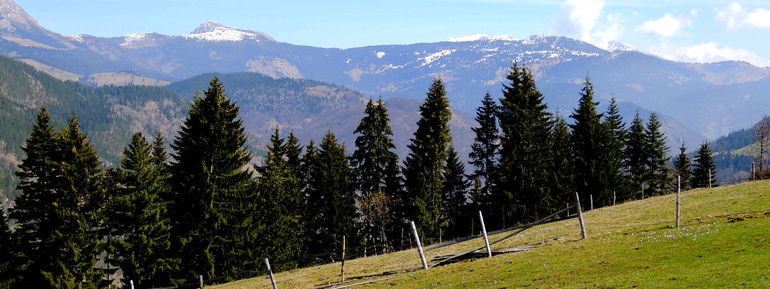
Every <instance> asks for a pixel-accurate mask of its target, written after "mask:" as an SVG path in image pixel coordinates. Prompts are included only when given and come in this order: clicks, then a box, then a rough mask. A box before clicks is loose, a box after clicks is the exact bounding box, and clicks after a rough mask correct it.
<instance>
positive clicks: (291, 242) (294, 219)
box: [254, 128, 311, 270]
mask: <svg viewBox="0 0 770 289" xmlns="http://www.w3.org/2000/svg"><path fill="white" fill-rule="evenodd" d="M286 148H287V146H286V144H285V140H284V139H283V138H282V137H281V136H280V130H279V129H278V128H276V129H275V131H274V132H273V134H272V135H271V136H270V144H269V145H268V147H267V157H266V158H265V165H264V166H262V167H260V168H259V173H260V177H259V192H260V194H261V196H262V197H261V198H262V199H263V203H264V205H263V206H262V210H260V211H255V212H254V218H256V219H259V220H261V222H260V223H263V224H266V227H265V229H264V230H265V232H264V234H262V235H261V236H259V239H258V240H259V241H258V242H257V244H258V245H257V246H256V247H257V248H261V249H262V251H263V252H264V254H266V256H267V257H269V258H270V260H271V261H272V262H273V263H274V264H275V267H276V268H277V269H279V270H280V269H290V268H294V267H296V266H298V265H300V264H299V260H298V258H299V257H301V256H302V254H303V253H305V252H304V250H303V246H304V244H305V234H304V232H305V226H304V225H305V224H304V223H303V222H302V220H303V217H304V215H305V214H304V210H305V207H304V205H305V200H304V196H303V194H302V191H301V182H300V179H299V178H298V174H297V172H296V171H294V168H291V167H290V166H289V164H288V158H287V156H286ZM310 149H311V147H308V150H310Z"/></svg>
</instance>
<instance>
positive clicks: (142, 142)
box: [106, 133, 178, 287]
mask: <svg viewBox="0 0 770 289" xmlns="http://www.w3.org/2000/svg"><path fill="white" fill-rule="evenodd" d="M158 140H159V138H156V145H157V143H158ZM153 149H157V146H155V147H153V146H151V145H150V144H149V143H148V142H147V140H146V139H145V138H144V136H143V135H142V134H141V133H135V134H134V135H133V136H132V140H131V144H129V145H128V146H127V147H126V148H125V150H124V152H123V160H122V161H121V168H120V170H119V171H118V173H117V175H118V177H117V178H118V181H117V183H118V186H117V187H118V188H117V189H116V191H115V193H114V194H113V196H112V199H111V200H110V202H109V206H108V210H107V216H106V217H107V219H108V222H107V223H108V226H107V227H108V228H109V231H110V233H109V235H110V241H109V242H108V244H109V247H108V251H109V252H110V253H111V254H112V255H113V256H115V257H113V258H111V259H110V260H108V262H109V263H111V264H114V265H117V266H118V267H120V269H121V271H122V272H123V274H122V276H123V280H124V282H123V283H127V282H128V280H133V282H134V285H135V286H137V287H161V286H169V285H171V280H170V275H169V273H170V272H172V271H174V270H175V269H176V266H177V265H178V264H177V263H178V262H177V261H176V260H174V259H173V258H170V257H169V254H168V253H169V252H168V250H169V249H170V246H171V242H170V240H169V231H170V229H171V225H170V220H169V219H168V212H167V210H166V203H165V202H163V201H162V200H161V195H162V194H164V193H166V192H165V190H166V187H167V184H166V181H167V178H166V176H165V175H163V171H164V170H165V168H164V166H165V163H164V162H161V163H160V165H159V163H158V162H159V161H160V158H162V157H163V156H162V154H161V152H156V153H157V155H154V154H153Z"/></svg>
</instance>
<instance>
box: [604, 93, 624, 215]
mask: <svg viewBox="0 0 770 289" xmlns="http://www.w3.org/2000/svg"><path fill="white" fill-rule="evenodd" d="M602 125H603V127H604V132H605V133H606V136H607V142H606V143H605V146H604V148H603V151H604V153H603V155H604V160H603V162H604V164H603V166H604V171H606V172H607V189H608V196H607V200H606V202H605V203H603V205H609V204H611V203H612V199H610V198H611V197H612V195H611V193H614V195H615V196H617V195H618V194H621V195H623V192H624V191H627V190H628V183H627V180H626V177H625V176H624V174H623V163H624V161H625V157H624V156H625V154H624V152H625V149H626V139H627V137H628V133H627V132H626V124H625V123H623V117H621V116H620V111H619V110H618V104H617V101H616V100H615V98H612V99H610V105H609V106H608V108H607V113H606V114H604V120H603V122H602Z"/></svg>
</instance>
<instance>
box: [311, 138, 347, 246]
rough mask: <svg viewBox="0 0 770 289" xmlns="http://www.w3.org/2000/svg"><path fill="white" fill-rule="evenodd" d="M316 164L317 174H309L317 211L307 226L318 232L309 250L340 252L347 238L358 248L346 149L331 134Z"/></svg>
mask: <svg viewBox="0 0 770 289" xmlns="http://www.w3.org/2000/svg"><path fill="white" fill-rule="evenodd" d="M313 161H314V164H313V167H314V170H313V171H311V172H309V173H310V175H311V178H310V182H311V183H310V189H309V190H308V192H307V194H308V206H309V207H310V208H313V210H312V212H309V213H311V217H310V218H309V219H310V220H312V221H311V222H310V223H308V224H307V226H308V228H312V229H313V230H314V231H312V234H311V235H310V236H308V237H309V239H310V240H311V242H310V245H309V247H310V248H311V249H312V252H316V253H320V252H325V251H328V249H329V248H339V247H340V246H341V244H342V237H343V236H345V237H346V238H347V239H348V240H351V241H350V243H351V244H355V243H356V242H355V241H356V237H357V235H356V232H355V226H354V221H355V220H356V218H357V216H356V207H355V186H354V184H353V178H352V177H351V176H352V173H353V169H352V168H351V167H350V163H349V162H348V157H347V155H345V146H343V145H341V144H339V143H338V142H337V138H336V137H335V136H334V134H332V133H331V132H328V133H327V134H326V135H325V136H324V138H323V139H322V140H321V145H320V146H319V148H318V151H317V154H316V155H315V157H314V160H313Z"/></svg>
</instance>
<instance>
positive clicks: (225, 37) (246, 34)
mask: <svg viewBox="0 0 770 289" xmlns="http://www.w3.org/2000/svg"><path fill="white" fill-rule="evenodd" d="M183 37H184V38H187V39H197V40H201V41H212V42H219V41H242V40H246V39H252V40H256V41H258V42H259V41H274V40H273V38H272V37H270V36H269V35H267V34H265V33H262V32H257V31H251V30H245V29H239V28H234V27H229V26H225V25H222V24H220V23H219V22H216V21H206V22H203V23H202V24H201V25H199V26H198V27H197V28H195V30H193V31H192V32H190V34H187V35H183Z"/></svg>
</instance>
